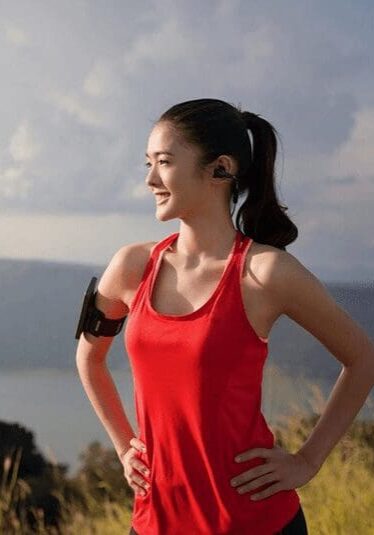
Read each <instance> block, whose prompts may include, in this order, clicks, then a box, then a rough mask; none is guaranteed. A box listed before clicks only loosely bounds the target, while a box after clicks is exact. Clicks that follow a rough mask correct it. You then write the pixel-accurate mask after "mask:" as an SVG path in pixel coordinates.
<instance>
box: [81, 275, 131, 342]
mask: <svg viewBox="0 0 374 535" xmlns="http://www.w3.org/2000/svg"><path fill="white" fill-rule="evenodd" d="M96 282H97V277H92V279H91V281H90V283H89V285H88V287H87V290H86V293H85V295H84V297H83V303H82V308H81V313H80V316H79V321H78V326H77V330H76V333H75V338H76V340H79V338H80V336H81V334H82V332H88V333H90V334H92V335H93V336H115V335H116V334H118V333H119V332H120V330H121V329H122V326H123V324H124V322H125V319H126V317H127V316H124V317H122V318H119V319H108V318H106V317H105V314H104V313H103V312H102V311H101V310H99V309H98V308H96V305H95V298H96V294H97V290H95V288H96Z"/></svg>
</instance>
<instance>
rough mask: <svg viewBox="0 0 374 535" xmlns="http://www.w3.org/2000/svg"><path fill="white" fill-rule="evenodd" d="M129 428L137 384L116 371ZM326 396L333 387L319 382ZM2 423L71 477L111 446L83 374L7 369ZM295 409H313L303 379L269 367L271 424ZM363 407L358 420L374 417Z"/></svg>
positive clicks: (1, 377)
mask: <svg viewBox="0 0 374 535" xmlns="http://www.w3.org/2000/svg"><path fill="white" fill-rule="evenodd" d="M109 370H110V372H111V375H112V377H113V380H114V382H115V384H116V387H117V389H118V392H119V394H120V397H121V399H122V402H123V405H124V407H125V410H126V412H127V415H128V418H129V420H130V423H131V425H132V427H133V429H134V431H135V433H136V432H137V426H136V420H135V410H134V403H133V382H132V376H131V372H130V371H128V370H125V369H124V370H111V369H109ZM319 386H320V388H321V390H322V392H323V395H324V396H326V395H327V394H328V392H329V390H330V388H331V385H328V384H327V383H324V384H323V383H321V382H319ZM0 399H1V405H0V419H1V420H3V421H6V422H17V423H19V424H21V425H23V426H24V427H26V428H27V429H28V430H29V431H32V432H33V433H34V436H35V443H36V445H37V447H38V449H39V450H40V451H41V453H42V454H44V456H45V457H46V458H47V459H50V460H53V461H55V462H59V463H64V464H68V465H69V468H68V471H67V474H68V475H70V476H71V475H73V473H74V472H75V471H76V469H77V468H78V466H79V459H78V455H79V453H80V452H81V451H83V450H84V449H85V448H86V446H87V445H88V444H89V443H90V442H92V441H94V440H97V441H99V442H101V443H102V444H103V445H104V446H107V447H112V443H111V441H110V439H109V436H108V435H107V434H106V431H105V429H104V427H103V426H102V424H101V422H100V420H99V419H98V417H97V416H96V414H95V412H94V410H93V407H92V405H91V403H90V401H89V399H88V398H87V395H86V393H85V391H84V389H83V386H82V384H81V381H80V378H79V375H78V371H75V370H69V371H60V370H55V369H46V368H42V369H35V370H25V371H7V370H2V371H1V374H0ZM292 406H294V407H299V408H300V409H302V410H305V411H306V412H311V411H312V410H313V402H312V396H311V391H310V389H309V388H308V383H307V382H306V381H305V379H304V378H303V377H299V378H297V379H295V378H290V377H287V376H285V375H284V374H282V372H281V371H280V370H279V369H278V368H276V367H275V366H273V365H271V366H266V367H265V371H264V382H263V401H262V407H263V413H264V415H265V417H266V419H267V421H268V423H269V424H272V423H276V421H277V418H278V417H281V415H287V414H288V413H289V412H290V410H292ZM372 413H373V412H372V408H370V407H366V406H364V407H363V409H361V411H360V413H359V415H358V417H362V418H367V417H369V415H370V416H371V415H372Z"/></svg>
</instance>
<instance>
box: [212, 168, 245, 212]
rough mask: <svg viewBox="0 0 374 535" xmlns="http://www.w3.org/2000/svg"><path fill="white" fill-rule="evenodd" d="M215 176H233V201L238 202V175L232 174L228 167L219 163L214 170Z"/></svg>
mask: <svg viewBox="0 0 374 535" xmlns="http://www.w3.org/2000/svg"><path fill="white" fill-rule="evenodd" d="M213 177H215V178H232V179H233V180H234V189H233V202H234V204H236V203H237V202H238V196H239V186H238V182H239V179H238V177H237V176H235V175H232V174H231V173H228V172H227V171H226V169H225V168H224V167H223V165H219V166H218V167H216V168H215V169H214V171H213Z"/></svg>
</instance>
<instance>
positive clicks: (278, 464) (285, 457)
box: [230, 444, 316, 500]
mask: <svg viewBox="0 0 374 535" xmlns="http://www.w3.org/2000/svg"><path fill="white" fill-rule="evenodd" d="M255 457H263V458H264V459H266V461H265V463H264V464H261V465H258V466H255V467H253V468H251V469H250V470H247V471H246V472H243V473H242V474H239V475H237V476H235V477H234V478H233V479H232V480H231V481H230V483H231V484H232V481H234V482H236V485H234V486H235V487H238V485H240V486H239V487H238V488H237V491H238V492H239V490H240V492H239V494H242V493H245V492H249V491H252V490H253V489H256V488H258V487H261V486H263V485H264V484H266V483H272V482H274V484H273V485H271V486H270V487H267V488H266V489H265V490H262V491H261V492H258V493H256V494H252V495H251V500H256V499H261V498H267V497H268V496H271V495H272V494H275V493H276V492H279V491H280V490H289V489H294V488H297V487H302V486H303V485H305V484H306V483H308V481H310V480H311V479H312V478H313V477H314V475H315V474H316V469H315V467H313V466H312V465H311V464H310V463H309V462H308V461H307V460H306V459H305V458H304V457H303V456H302V455H301V454H300V453H289V452H287V451H285V450H284V449H283V448H281V447H280V446H279V445H278V444H276V445H275V446H274V447H273V448H271V449H268V448H254V449H252V450H248V451H246V452H244V453H242V454H241V455H240V461H239V462H242V461H247V460H248V459H253V458H255ZM247 481H250V483H246V482H247ZM243 483H246V484H245V485H243Z"/></svg>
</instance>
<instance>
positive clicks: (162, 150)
mask: <svg viewBox="0 0 374 535" xmlns="http://www.w3.org/2000/svg"><path fill="white" fill-rule="evenodd" d="M187 150H188V147H187V146H186V143H182V142H181V139H180V137H179V136H178V134H177V132H176V131H175V129H173V128H172V127H171V126H170V125H169V124H168V123H166V122H163V123H159V124H157V125H155V126H154V128H153V129H152V130H151V133H150V134H149V138H148V147H147V151H146V153H145V155H146V156H147V157H148V158H150V157H152V156H157V154H168V153H171V155H172V156H175V155H177V154H180V153H182V152H186V151H187Z"/></svg>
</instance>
